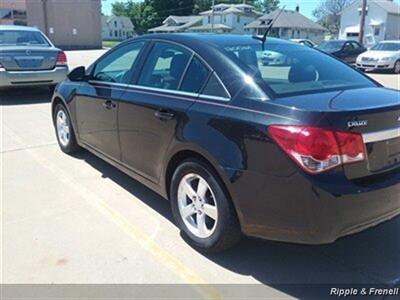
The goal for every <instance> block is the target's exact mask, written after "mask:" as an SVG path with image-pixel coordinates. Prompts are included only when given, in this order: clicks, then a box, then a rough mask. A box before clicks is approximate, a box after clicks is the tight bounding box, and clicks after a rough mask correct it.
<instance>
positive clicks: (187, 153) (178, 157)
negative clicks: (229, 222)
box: [165, 150, 229, 199]
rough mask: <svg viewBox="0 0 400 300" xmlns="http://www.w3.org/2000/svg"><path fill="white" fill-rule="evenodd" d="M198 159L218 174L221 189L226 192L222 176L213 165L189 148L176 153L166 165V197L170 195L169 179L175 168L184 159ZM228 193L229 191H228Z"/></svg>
mask: <svg viewBox="0 0 400 300" xmlns="http://www.w3.org/2000/svg"><path fill="white" fill-rule="evenodd" d="M191 158H192V159H193V158H194V159H198V160H201V161H202V162H203V163H205V164H207V165H208V166H209V167H210V168H211V169H212V170H213V171H214V173H215V175H216V176H218V179H219V181H220V182H221V184H222V187H223V189H224V190H225V191H226V192H227V193H228V190H227V189H226V186H225V184H224V182H223V180H222V178H221V177H220V176H219V174H218V172H217V170H216V169H215V168H214V166H213V165H212V164H211V163H210V162H209V161H208V160H207V159H206V158H205V157H204V156H203V155H201V154H199V153H198V152H195V151H191V150H183V151H180V152H178V153H176V154H175V155H174V156H173V157H172V158H171V159H170V161H169V163H168V166H167V171H166V174H165V188H166V191H167V195H168V199H169V197H170V187H171V180H172V176H173V175H174V172H175V170H176V168H177V167H178V166H179V165H180V164H181V163H182V162H183V161H185V160H188V159H191ZM228 194H229V193H228Z"/></svg>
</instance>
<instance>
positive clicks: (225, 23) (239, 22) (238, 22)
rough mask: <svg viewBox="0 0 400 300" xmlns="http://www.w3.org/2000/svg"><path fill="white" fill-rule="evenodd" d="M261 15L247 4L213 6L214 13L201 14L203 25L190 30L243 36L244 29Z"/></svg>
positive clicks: (209, 11)
mask: <svg viewBox="0 0 400 300" xmlns="http://www.w3.org/2000/svg"><path fill="white" fill-rule="evenodd" d="M261 15H262V13H260V12H258V11H256V10H255V7H254V6H251V5H248V4H218V5H215V6H214V11H212V10H207V11H203V12H201V13H200V16H202V18H203V24H202V25H201V26H195V27H192V28H190V30H191V31H196V32H209V31H211V30H213V31H214V32H230V33H239V34H243V33H245V30H244V27H245V26H246V25H247V24H249V23H251V22H252V21H254V20H255V19H257V18H258V17H259V16H261ZM213 21H214V22H213ZM212 23H214V25H212Z"/></svg>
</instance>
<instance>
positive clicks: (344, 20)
mask: <svg viewBox="0 0 400 300" xmlns="http://www.w3.org/2000/svg"><path fill="white" fill-rule="evenodd" d="M367 6H368V14H367V16H366V18H365V27H364V32H365V38H366V40H365V41H364V42H366V43H367V44H373V43H377V42H379V41H381V40H384V39H385V35H386V31H387V30H390V31H392V29H393V28H392V27H393V25H392V24H390V23H389V22H388V13H387V12H386V10H384V9H383V8H382V7H380V6H379V5H377V4H376V3H374V2H368V4H367ZM359 7H361V1H360V0H358V1H355V2H354V3H352V4H351V5H350V6H349V7H348V8H347V9H346V10H345V11H344V12H343V14H342V16H341V20H340V32H339V39H349V40H357V39H358V37H357V36H353V37H351V36H348V33H347V32H346V28H347V29H348V28H358V31H359V24H360V19H361V16H360V13H359V10H358V8H359ZM380 23H381V24H382V25H381V26H372V24H380ZM397 24H398V23H397ZM398 26H399V25H397V28H398ZM375 28H379V35H375V33H376V32H375Z"/></svg>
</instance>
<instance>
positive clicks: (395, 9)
mask: <svg viewBox="0 0 400 300" xmlns="http://www.w3.org/2000/svg"><path fill="white" fill-rule="evenodd" d="M370 1H371V0H370ZM372 2H374V3H376V4H377V5H379V6H380V7H382V8H383V9H384V10H386V11H387V12H388V13H389V14H396V15H400V5H398V4H397V3H394V2H392V1H388V0H383V1H382V0H380V1H378V0H372Z"/></svg>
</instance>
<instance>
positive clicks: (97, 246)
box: [0, 51, 400, 298]
mask: <svg viewBox="0 0 400 300" xmlns="http://www.w3.org/2000/svg"><path fill="white" fill-rule="evenodd" d="M101 53H103V51H72V52H68V53H67V55H68V59H69V63H70V67H71V68H73V67H75V66H78V65H81V64H85V65H88V64H90V63H91V62H92V61H94V60H95V59H96V58H97V57H98V56H99V55H100V54H101ZM369 75H370V76H371V77H373V78H375V79H376V80H378V81H379V82H381V83H382V84H384V85H385V86H388V87H391V88H394V89H399V90H400V75H393V74H386V73H380V74H375V73H374V74H372V73H371V74H369ZM0 93H1V94H0V98H1V99H0V101H1V102H0V109H1V149H0V151H1V213H2V223H1V225H2V231H1V236H2V240H1V255H2V261H1V270H2V273H1V275H2V276H1V280H2V283H65V284H67V283H154V284H156V283H157V284H158V283H168V284H170V283H177V284H181V283H188V284H233V283H240V284H263V285H264V289H265V296H268V297H275V298H292V297H294V298H299V297H302V296H303V295H304V294H303V292H305V291H302V289H301V288H293V284H304V283H307V284H309V283H311V284H338V285H339V284H341V283H342V284H345V283H352V284H368V283H370V284H383V285H386V286H394V285H396V284H399V283H400V217H397V218H395V219H393V220H391V221H389V222H386V223H384V224H382V225H380V226H378V227H375V228H372V229H370V230H367V231H364V232H362V233H360V234H357V235H354V236H350V237H346V238H343V239H340V240H339V241H337V242H336V243H334V244H331V245H324V246H302V245H293V244H285V243H277V242H269V241H260V240H252V239H246V238H244V239H243V240H242V242H241V243H240V244H239V245H238V246H237V247H235V248H234V249H232V250H230V251H228V252H226V253H223V254H218V255H202V254H200V253H198V252H196V251H195V250H193V249H192V248H190V247H189V246H188V245H187V244H186V243H185V242H184V241H183V240H182V238H181V237H180V234H179V231H178V229H177V228H176V226H175V225H174V223H173V221H172V215H171V213H170V210H169V204H168V202H167V201H165V200H163V199H161V198H160V196H158V195H156V194H155V193H154V192H152V191H150V190H149V189H147V188H146V187H144V186H143V185H141V184H139V183H138V182H136V181H135V180H133V179H131V178H130V177H128V176H127V175H125V174H123V173H121V172H120V171H118V170H117V169H115V168H113V167H111V166H110V165H108V164H107V163H105V162H103V161H102V160H100V159H98V158H96V157H95V156H94V155H92V154H90V153H88V152H82V153H81V154H79V155H77V156H75V157H70V156H67V155H65V154H63V153H62V152H61V151H60V150H59V148H58V145H57V143H56V140H55V135H54V130H53V127H52V122H51V115H50V99H51V94H50V92H49V90H48V89H46V88H36V89H19V90H8V91H0ZM198 292H199V293H200V294H202V295H203V296H204V295H206V296H207V295H215V294H217V295H219V294H222V296H224V295H226V294H227V293H229V292H228V291H227V290H221V287H219V286H213V287H211V289H209V288H204V289H203V288H200V289H199V291H198ZM235 296H238V295H235Z"/></svg>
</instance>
